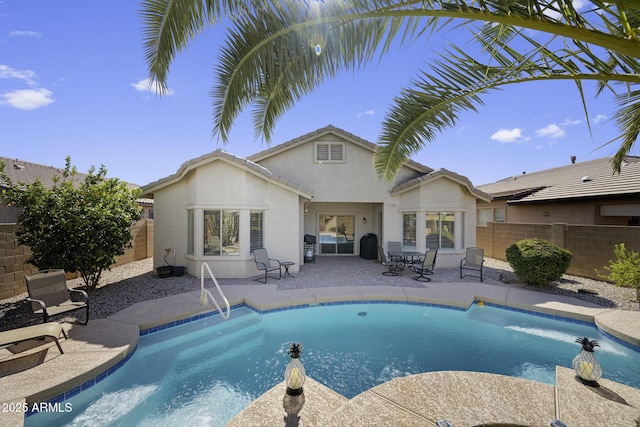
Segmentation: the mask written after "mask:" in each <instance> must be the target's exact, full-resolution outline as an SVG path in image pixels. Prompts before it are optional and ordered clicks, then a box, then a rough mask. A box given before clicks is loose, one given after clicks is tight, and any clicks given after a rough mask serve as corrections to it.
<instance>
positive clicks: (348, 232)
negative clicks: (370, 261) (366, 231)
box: [318, 215, 356, 254]
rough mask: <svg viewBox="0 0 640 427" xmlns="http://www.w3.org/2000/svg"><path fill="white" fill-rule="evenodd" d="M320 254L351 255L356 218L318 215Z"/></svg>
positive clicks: (352, 216) (351, 216)
mask: <svg viewBox="0 0 640 427" xmlns="http://www.w3.org/2000/svg"><path fill="white" fill-rule="evenodd" d="M318 219H319V225H320V253H321V254H353V249H354V248H353V239H354V236H355V234H354V233H355V224H356V217H355V216H354V215H320V216H319V217H318Z"/></svg>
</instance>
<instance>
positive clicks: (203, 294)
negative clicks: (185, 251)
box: [200, 262, 231, 320]
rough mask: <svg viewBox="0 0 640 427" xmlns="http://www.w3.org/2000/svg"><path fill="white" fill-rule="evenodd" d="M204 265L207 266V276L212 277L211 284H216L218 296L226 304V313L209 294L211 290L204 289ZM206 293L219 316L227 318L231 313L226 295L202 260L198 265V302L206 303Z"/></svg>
mask: <svg viewBox="0 0 640 427" xmlns="http://www.w3.org/2000/svg"><path fill="white" fill-rule="evenodd" d="M205 267H207V271H208V272H209V276H211V278H212V279H213V284H214V285H216V289H217V290H218V293H219V294H220V296H221V297H222V299H223V300H224V304H225V305H226V306H227V313H226V314H225V313H224V312H223V311H222V309H221V308H220V305H219V304H218V301H216V299H215V298H214V296H213V295H212V294H211V292H209V290H208V289H205V287H204V268H205ZM207 295H208V296H209V298H211V301H212V302H213V305H215V306H216V308H217V309H218V313H220V316H222V318H223V319H225V320H227V319H228V318H229V316H230V315H231V306H230V305H229V301H228V300H227V297H225V296H224V293H223V292H222V289H220V285H219V284H218V281H217V280H216V277H215V276H214V275H213V272H212V271H211V268H209V265H208V264H207V263H206V262H203V263H202V266H201V267H200V304H202V305H207V300H208V298H207Z"/></svg>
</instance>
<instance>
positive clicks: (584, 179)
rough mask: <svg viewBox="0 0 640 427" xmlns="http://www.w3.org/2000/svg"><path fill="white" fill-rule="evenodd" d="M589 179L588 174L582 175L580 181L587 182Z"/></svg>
mask: <svg viewBox="0 0 640 427" xmlns="http://www.w3.org/2000/svg"><path fill="white" fill-rule="evenodd" d="M589 181H591V177H590V176H589V175H587V176H583V177H582V182H589Z"/></svg>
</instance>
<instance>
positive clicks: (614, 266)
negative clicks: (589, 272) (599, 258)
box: [596, 243, 640, 302]
mask: <svg viewBox="0 0 640 427" xmlns="http://www.w3.org/2000/svg"><path fill="white" fill-rule="evenodd" d="M613 252H614V253H615V255H616V260H615V262H614V261H611V260H610V261H609V265H608V266H605V267H604V269H605V270H607V271H608V272H609V274H606V275H605V274H600V272H598V270H597V269H596V273H598V277H602V278H603V279H606V280H608V281H610V282H613V283H614V284H615V285H616V286H622V287H625V288H635V290H636V300H637V301H638V302H640V258H639V257H638V253H637V252H636V251H634V250H632V249H629V250H628V249H627V248H625V247H624V243H620V244H619V245H615V246H614V248H613Z"/></svg>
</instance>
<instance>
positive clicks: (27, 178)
mask: <svg viewBox="0 0 640 427" xmlns="http://www.w3.org/2000/svg"><path fill="white" fill-rule="evenodd" d="M0 162H4V164H5V167H4V171H5V173H6V174H7V176H8V177H9V179H11V181H13V183H14V184H16V183H19V182H23V183H25V184H33V183H34V182H36V180H38V179H40V182H42V185H44V186H45V188H51V187H53V179H54V178H55V177H58V178H60V179H62V174H63V172H64V169H61V168H57V167H55V166H47V165H40V164H37V163H31V162H25V161H23V160H19V159H9V158H7V157H0ZM88 176H89V174H86V173H80V172H77V173H76V174H75V175H74V176H73V178H71V179H72V180H73V182H74V183H78V182H83V181H84V180H85V179H86V178H87V177H88ZM126 184H127V187H129V188H130V189H136V188H140V186H139V185H136V184H131V183H129V182H127V183H126ZM2 187H6V182H4V181H3V180H2V179H0V188H2ZM138 202H139V203H140V204H142V205H148V206H152V205H153V199H138Z"/></svg>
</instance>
